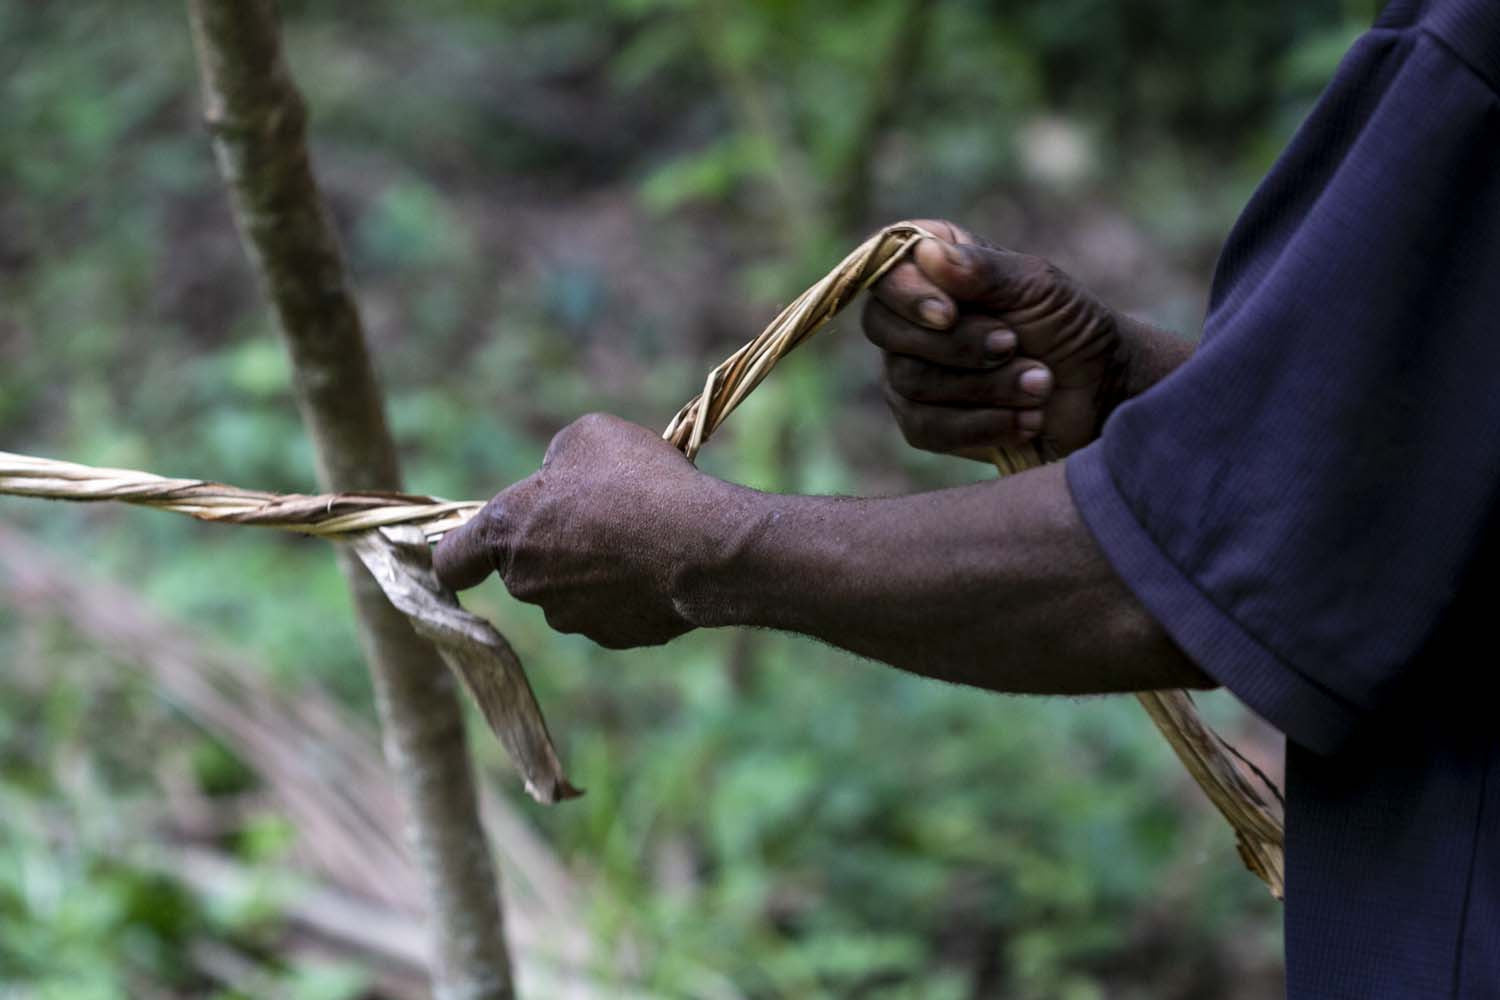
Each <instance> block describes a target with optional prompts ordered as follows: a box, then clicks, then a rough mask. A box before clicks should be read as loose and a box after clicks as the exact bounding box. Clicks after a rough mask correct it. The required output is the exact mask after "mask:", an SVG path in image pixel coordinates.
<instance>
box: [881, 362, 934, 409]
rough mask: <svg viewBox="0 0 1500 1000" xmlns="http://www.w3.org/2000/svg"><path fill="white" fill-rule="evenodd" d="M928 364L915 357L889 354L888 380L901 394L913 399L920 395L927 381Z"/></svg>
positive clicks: (887, 364) (887, 365) (887, 363)
mask: <svg viewBox="0 0 1500 1000" xmlns="http://www.w3.org/2000/svg"><path fill="white" fill-rule="evenodd" d="M926 376H927V373H926V366H925V365H924V364H922V362H920V361H917V360H916V359H914V358H908V357H904V356H902V355H895V354H892V355H887V359H886V380H887V381H888V382H889V383H890V385H891V388H892V389H894V390H895V391H896V392H897V393H898V394H899V395H901V396H905V397H906V398H908V399H913V398H915V397H916V396H918V395H920V394H921V392H922V390H923V388H924V386H925V385H926V382H927V377H926Z"/></svg>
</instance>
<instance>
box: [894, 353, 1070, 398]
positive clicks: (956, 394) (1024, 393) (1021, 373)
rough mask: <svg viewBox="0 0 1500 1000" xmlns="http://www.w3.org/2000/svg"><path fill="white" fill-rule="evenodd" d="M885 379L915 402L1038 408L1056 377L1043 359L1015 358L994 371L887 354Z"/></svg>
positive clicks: (899, 392) (900, 394) (898, 393)
mask: <svg viewBox="0 0 1500 1000" xmlns="http://www.w3.org/2000/svg"><path fill="white" fill-rule="evenodd" d="M885 381H886V384H887V385H888V386H889V387H890V389H891V391H892V392H894V393H895V394H896V395H897V396H898V397H900V398H902V399H905V400H908V401H909V402H913V403H926V404H930V405H933V406H966V407H974V406H980V407H985V406H999V407H1013V408H1016V409H1035V408H1036V407H1039V406H1042V405H1043V404H1044V403H1046V401H1047V397H1048V395H1050V393H1051V392H1052V382H1053V379H1052V372H1051V371H1049V370H1048V368H1047V367H1046V366H1045V365H1043V364H1042V363H1041V362H1039V361H1029V360H1023V361H1012V362H1010V363H1009V364H1006V365H1002V366H1001V367H999V368H997V369H994V370H993V371H970V370H968V369H964V368H945V367H943V366H942V365H934V364H930V363H929V362H926V361H922V360H919V359H917V358H912V357H906V356H904V355H900V354H887V355H885Z"/></svg>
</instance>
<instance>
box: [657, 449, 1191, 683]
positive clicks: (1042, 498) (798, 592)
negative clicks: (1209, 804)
mask: <svg viewBox="0 0 1500 1000" xmlns="http://www.w3.org/2000/svg"><path fill="white" fill-rule="evenodd" d="M720 486H723V488H724V490H725V493H724V496H723V498H722V503H720V504H719V505H718V509H719V510H720V511H721V513H720V515H719V517H720V520H719V521H718V523H717V524H716V525H715V527H716V529H717V530H719V531H720V532H721V533H722V537H723V538H725V539H727V540H728V541H727V543H726V545H725V546H724V547H723V548H721V549H720V554H719V556H718V557H717V558H716V560H715V561H714V562H713V563H712V564H710V565H706V566H703V565H697V566H692V567H688V568H687V569H686V570H685V571H684V572H683V573H682V574H681V575H680V577H679V579H678V582H677V585H678V590H679V595H678V606H679V608H680V610H681V611H682V612H683V613H684V615H685V616H686V617H687V618H688V619H689V620H690V621H693V622H694V623H695V624H699V625H710V626H715V625H742V626H764V627H770V628H777V629H785V630H789V631H794V632H800V633H803V634H806V635H810V636H814V637H816V638H819V639H822V640H824V641H827V642H830V643H833V644H834V645H837V646H841V647H843V648H845V649H848V650H851V651H852V652H855V653H858V654H861V655H864V656H869V657H872V658H874V659H878V660H882V661H884V662H886V663H889V664H891V665H893V666H897V667H900V668H902V669H904V670H909V671H912V672H915V673H920V674H925V675H928V676H932V677H939V678H942V679H945V680H950V681H956V682H960V683H965V684H972V685H975V686H978V687H984V688H990V689H993V690H997V691H1011V692H1031V693H1051V694H1085V693H1095V692H1109V691H1132V690H1150V689H1157V688H1167V687H1184V686H1192V687H1206V686H1211V685H1212V682H1211V681H1209V680H1208V678H1207V677H1206V676H1205V675H1203V674H1202V673H1201V672H1200V671H1198V669H1197V668H1196V667H1194V666H1193V665H1192V663H1191V662H1190V661H1188V660H1187V658H1186V657H1185V656H1184V655H1183V654H1182V653H1181V651H1179V650H1178V649H1177V648H1176V646H1175V645H1173V643H1172V642H1171V641H1170V640H1169V639H1168V638H1167V636H1166V634H1165V633H1164V632H1163V631H1162V629H1161V628H1160V626H1159V625H1157V624H1156V622H1155V621H1154V620H1153V619H1152V618H1151V617H1150V616H1149V615H1148V614H1147V613H1146V611H1145V610H1144V608H1142V607H1141V606H1140V604H1139V602H1137V601H1136V599H1135V597H1134V596H1133V595H1132V594H1131V593H1130V592H1129V591H1128V590H1127V589H1126V588H1125V586H1124V585H1123V584H1122V583H1121V582H1120V580H1119V578H1118V577H1117V576H1116V575H1115V573H1114V571H1113V570H1112V569H1111V568H1110V566H1109V564H1108V563H1107V561H1106V560H1105V559H1104V557H1103V555H1102V553H1100V552H1099V550H1098V548H1097V546H1096V545H1095V544H1094V541H1093V539H1092V536H1090V535H1089V533H1088V530H1087V528H1086V527H1085V526H1084V525H1083V523H1082V522H1081V520H1080V519H1079V517H1078V514H1077V511H1076V510H1075V508H1074V506H1073V503H1072V498H1071V496H1070V494H1069V492H1068V488H1067V484H1066V482H1065V481H1064V479H1063V469H1062V466H1061V465H1054V466H1049V467H1045V468H1041V469H1036V470H1033V471H1031V472H1028V473H1024V474H1022V475H1018V476H1014V477H1011V478H1009V479H1005V480H999V481H996V482H993V483H984V484H981V485H977V486H968V487H962V488H959V489H953V490H944V491H940V492H935V493H923V494H916V495H912V496H906V497H894V498H885V499H868V500H866V499H842V498H832V497H798V496H779V495H774V494H764V493H757V492H754V491H751V490H745V489H742V488H739V487H732V486H727V485H726V484H720ZM716 488H717V487H716Z"/></svg>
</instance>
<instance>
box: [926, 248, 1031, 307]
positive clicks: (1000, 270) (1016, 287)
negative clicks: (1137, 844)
mask: <svg viewBox="0 0 1500 1000" xmlns="http://www.w3.org/2000/svg"><path fill="white" fill-rule="evenodd" d="M912 257H913V260H914V261H915V263H916V265H917V268H918V269H919V270H920V271H921V272H922V274H923V275H924V276H925V278H926V279H927V280H928V281H929V282H931V283H932V285H933V286H934V287H936V288H937V289H939V290H941V291H942V292H943V293H944V294H946V295H948V296H949V297H951V298H952V299H954V300H956V301H958V302H965V303H978V304H982V305H985V306H988V307H990V308H993V309H1001V310H1004V309H1014V308H1023V307H1025V306H1026V305H1028V304H1031V303H1033V302H1034V301H1035V300H1039V299H1041V298H1044V297H1045V296H1046V294H1047V292H1048V291H1049V290H1050V289H1052V288H1055V287H1056V286H1058V284H1059V281H1058V273H1057V271H1056V269H1055V268H1054V267H1053V266H1052V265H1051V264H1050V263H1049V262H1048V261H1047V260H1045V259H1044V258H1041V257H1034V256H1032V255H1031V254H1024V253H1015V252H1014V251H1011V250H1002V249H996V248H991V247H983V246H977V245H974V244H972V243H949V242H946V241H942V240H923V241H921V242H920V243H918V244H917V246H916V249H915V251H914V252H913V254H912Z"/></svg>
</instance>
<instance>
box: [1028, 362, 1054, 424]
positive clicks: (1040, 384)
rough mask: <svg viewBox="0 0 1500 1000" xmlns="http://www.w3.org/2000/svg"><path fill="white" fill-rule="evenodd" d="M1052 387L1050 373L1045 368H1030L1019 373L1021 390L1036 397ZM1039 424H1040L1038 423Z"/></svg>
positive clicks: (1040, 396)
mask: <svg viewBox="0 0 1500 1000" xmlns="http://www.w3.org/2000/svg"><path fill="white" fill-rule="evenodd" d="M1051 388H1052V373H1051V372H1049V371H1048V370H1047V369H1045V368H1031V369H1028V370H1027V371H1024V372H1022V373H1021V391H1022V392H1025V393H1029V394H1030V395H1032V396H1035V397H1037V398H1038V399H1040V398H1042V397H1043V396H1045V395H1047V391H1048V390H1049V389H1051ZM1038 426H1040V424H1038Z"/></svg>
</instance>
